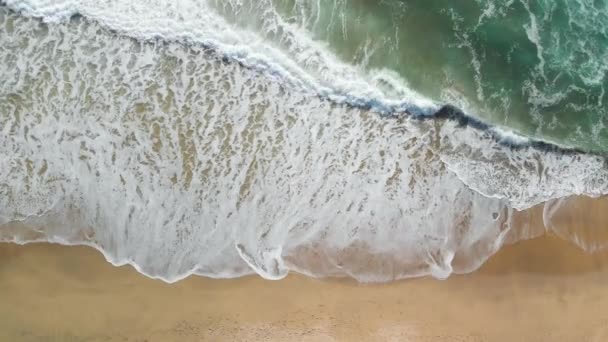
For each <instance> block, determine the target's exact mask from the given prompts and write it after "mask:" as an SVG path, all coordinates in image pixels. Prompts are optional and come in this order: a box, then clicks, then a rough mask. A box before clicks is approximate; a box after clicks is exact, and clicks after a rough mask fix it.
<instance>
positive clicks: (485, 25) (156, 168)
mask: <svg viewBox="0 0 608 342" xmlns="http://www.w3.org/2000/svg"><path fill="white" fill-rule="evenodd" d="M0 3H1V4H2V6H0V80H1V81H0V133H1V134H0V240H1V241H7V242H16V243H28V242H39V241H49V242H55V243H62V244H70V245H88V246H91V247H94V248H96V249H98V250H99V251H101V252H102V253H104V255H105V257H106V259H107V260H108V261H109V262H111V263H113V264H115V265H122V264H131V265H133V266H134V267H135V268H136V269H137V270H138V271H140V272H142V273H143V274H145V275H147V276H150V277H154V278H160V279H163V280H165V281H169V282H173V281H177V280H179V279H182V278H184V277H187V276H189V275H192V274H195V275H201V276H206V277H212V278H233V277H239V276H243V275H248V274H254V273H256V274H259V275H260V276H262V277H264V278H267V279H281V278H283V277H285V276H286V275H287V274H288V273H289V272H290V271H292V272H298V273H303V274H305V275H309V276H313V277H328V276H346V277H352V278H355V279H356V280H358V281H362V282H386V281H392V280H397V279H403V278H409V277H417V276H427V275H428V276H433V277H436V278H440V279H444V278H446V277H448V276H450V275H451V274H454V273H467V272H472V271H474V270H475V269H477V268H478V267H479V266H480V265H481V264H483V262H484V261H485V260H487V258H488V257H490V256H491V255H492V254H494V253H495V252H496V251H497V250H498V249H500V248H501V246H503V245H504V244H505V243H512V242H515V241H517V240H519V239H526V238H532V237H534V236H537V235H538V232H537V231H535V230H530V231H529V232H528V233H527V234H523V233H522V232H521V231H520V230H517V232H515V231H516V228H517V227H515V225H516V222H519V219H518V215H519V213H520V212H521V211H522V210H525V209H528V208H532V207H535V206H544V215H543V219H544V225H545V228H544V229H545V230H547V231H551V230H552V229H553V227H552V225H551V217H552V215H555V213H557V212H559V210H560V206H561V205H562V203H563V199H565V198H568V197H570V196H576V195H577V196H591V197H597V196H602V195H604V194H607V193H608V166H607V165H608V164H607V159H606V152H607V151H608V132H607V130H606V127H605V122H606V121H607V120H608V116H607V115H608V113H606V110H607V109H606V108H608V107H607V106H606V101H607V100H606V99H604V85H605V84H607V77H606V72H607V71H608V58H607V57H608V44H607V43H608V42H607V39H608V18H607V15H608V3H606V2H604V1H590V0H589V1H587V0H579V1H560V0H519V1H516V0H508V1H494V0H466V1H465V0H463V1H447V0H436V1H422V0H407V1H406V0H403V1H396V0H386V1H363V0H350V1H347V0H318V1H304V0H296V1H288V0H283V1H280V0H272V1H271V0H261V1H250V0H240V1H236V0H224V1H214V0H208V1H203V0H180V1H167V0H137V1H127V0H107V1H93V0H90V1H87V0H80V1H76V0H56V1H53V0H4V1H0ZM533 231H535V233H533ZM574 240H576V234H574V235H573V241H574ZM574 242H577V241H574ZM579 245H581V244H580V243H579ZM581 247H583V248H585V246H584V245H581ZM595 247H597V246H595ZM595 247H594V248H595Z"/></svg>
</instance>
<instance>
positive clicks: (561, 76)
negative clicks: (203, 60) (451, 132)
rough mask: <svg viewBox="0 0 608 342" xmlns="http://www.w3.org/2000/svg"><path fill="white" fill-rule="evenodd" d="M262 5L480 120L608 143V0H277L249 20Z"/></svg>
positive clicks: (563, 141)
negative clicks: (606, 91) (607, 126)
mask: <svg viewBox="0 0 608 342" xmlns="http://www.w3.org/2000/svg"><path fill="white" fill-rule="evenodd" d="M268 6H273V7H274V8H273V10H275V11H277V12H278V13H280V15H281V16H282V17H283V18H284V19H285V20H287V21H290V22H293V23H294V24H295V25H300V26H301V27H302V28H303V29H305V30H307V31H309V32H311V33H312V34H313V36H314V38H315V39H316V40H318V41H319V42H322V43H324V44H326V45H327V47H328V49H330V50H331V51H332V52H333V53H335V54H336V55H337V56H339V58H340V59H342V60H343V61H346V62H350V63H353V64H357V65H360V66H361V67H362V68H365V69H368V70H370V72H373V71H374V70H392V71H395V72H397V73H398V75H399V76H400V77H401V78H403V79H405V80H406V82H407V84H408V85H409V87H410V88H412V89H414V90H416V91H418V92H419V93H421V94H423V95H425V96H427V97H429V98H431V99H433V100H437V101H441V102H444V103H451V104H454V105H457V106H460V107H463V109H464V110H466V111H467V112H468V114H470V115H472V116H475V117H478V118H480V119H482V120H483V121H484V122H487V123H491V124H494V125H498V126H500V127H503V128H507V129H510V130H514V131H515V132H518V133H520V134H522V135H525V136H528V137H532V138H535V139H542V140H545V141H550V142H553V143H556V144H559V145H562V146H568V147H574V148H579V149H583V150H586V151H594V152H605V151H608V131H607V129H606V124H607V121H608V114H607V113H606V111H607V109H606V105H607V101H608V100H607V98H606V96H604V95H605V89H606V85H607V78H606V72H607V70H608V1H606V0H401V1H396V0H379V1H371V0H319V1H293V0H291V1H287V0H283V1H281V0H278V1H271V2H270V5H268V4H267V5H265V6H256V5H253V6H251V8H250V10H249V11H244V14H243V16H245V17H248V18H249V22H250V23H251V26H252V27H254V26H255V25H256V24H255V22H256V19H255V18H258V17H260V16H263V13H256V10H257V11H266V10H268ZM239 22H240V23H242V22H243V18H240V19H239ZM249 28H251V27H249ZM275 33H276V32H275ZM270 35H272V33H271V34H270Z"/></svg>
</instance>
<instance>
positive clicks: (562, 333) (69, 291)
mask: <svg viewBox="0 0 608 342" xmlns="http://www.w3.org/2000/svg"><path fill="white" fill-rule="evenodd" d="M605 202H606V201H605V200H582V202H581V201H579V202H578V203H579V204H577V205H571V206H570V207H571V208H572V209H571V210H570V211H564V212H562V213H561V214H560V216H559V222H557V221H553V223H559V224H561V226H560V227H562V228H561V231H564V232H570V233H571V232H572V231H573V230H574V227H573V225H578V226H580V227H584V226H585V227H589V225H590V224H595V225H596V227H598V225H599V226H601V225H602V224H603V223H602V222H607V221H605V220H604V218H605V214H604V212H605V210H602V208H604V207H605V206H604V203H605ZM583 213H587V214H592V215H583ZM540 214H541V212H540V211H539V210H537V211H535V212H534V215H540ZM577 215H578V216H577ZM583 217H586V218H583ZM604 225H605V224H604ZM600 228H601V227H600ZM604 228H605V227H604ZM579 231H582V232H587V233H586V234H588V235H589V234H591V235H593V236H594V238H596V239H599V238H598V233H594V234H592V233H589V231H590V230H589V229H587V230H585V229H584V228H581V229H579ZM0 302H1V303H2V305H1V306H0V334H2V336H0V340H2V341H49V340H51V341H606V340H608V253H605V252H596V253H593V254H589V253H585V252H583V251H582V250H581V249H579V248H577V247H576V246H575V245H574V244H573V243H570V242H567V241H565V240H563V239H562V238H560V237H558V236H557V235H555V234H547V235H545V236H543V237H541V238H537V239H532V240H528V241H522V242H519V243H517V244H515V245H511V246H506V247H504V248H503V249H502V250H501V251H499V252H498V253H497V254H496V255H495V256H493V257H492V258H491V259H490V260H489V261H488V262H487V263H486V264H484V265H483V266H482V268H481V269H479V270H478V271H476V272H474V273H472V274H467V275H457V276H452V277H450V278H449V279H448V280H446V281H438V280H434V279H413V280H406V281H400V282H395V283H391V284H386V285H364V284H358V283H355V282H353V281H348V280H335V279H334V280H318V279H310V278H306V277H304V276H301V275H290V276H289V277H287V279H284V280H281V281H267V280H263V279H261V278H259V277H255V276H250V277H245V278H241V279H236V280H212V279H205V278H202V277H190V278H187V279H185V280H182V281H179V282H177V283H174V284H166V283H164V282H162V281H159V280H153V279H149V278H146V277H144V276H142V275H140V274H139V273H137V272H136V271H135V270H134V269H133V268H132V267H130V266H123V267H114V266H112V265H110V264H109V263H107V262H106V261H105V260H104V258H103V256H102V255H101V254H100V253H98V252H97V251H95V250H93V249H91V248H87V247H66V246H58V245H50V244H31V245H25V246H18V245H14V244H1V245H0Z"/></svg>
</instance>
